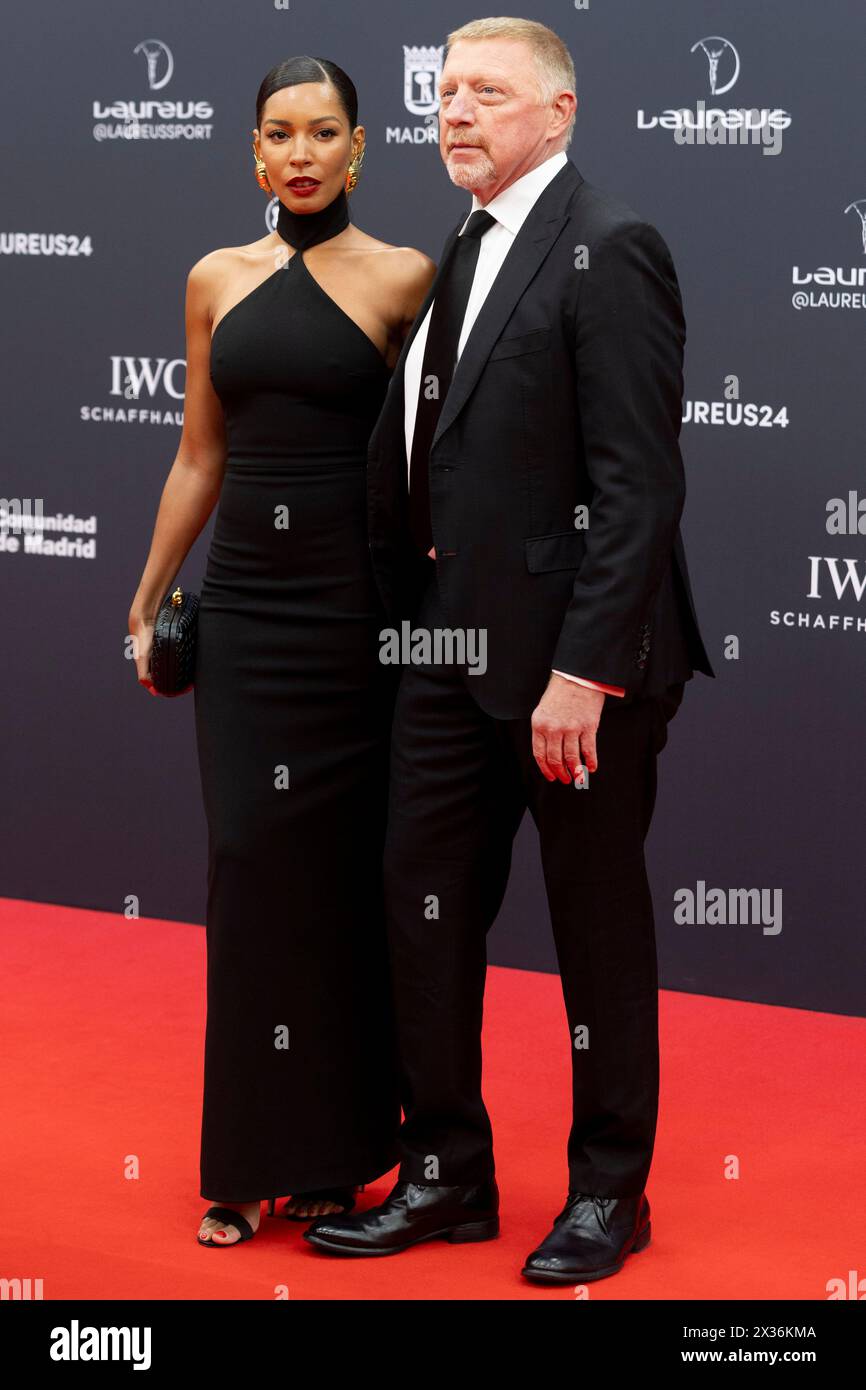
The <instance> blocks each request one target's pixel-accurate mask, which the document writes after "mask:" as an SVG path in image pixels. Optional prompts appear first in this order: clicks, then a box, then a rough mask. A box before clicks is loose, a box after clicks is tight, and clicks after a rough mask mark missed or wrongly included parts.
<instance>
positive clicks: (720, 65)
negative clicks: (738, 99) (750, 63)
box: [689, 34, 740, 97]
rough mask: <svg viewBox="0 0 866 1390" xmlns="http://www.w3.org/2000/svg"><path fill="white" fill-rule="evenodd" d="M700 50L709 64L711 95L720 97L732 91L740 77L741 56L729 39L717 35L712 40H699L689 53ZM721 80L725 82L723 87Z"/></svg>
mask: <svg viewBox="0 0 866 1390" xmlns="http://www.w3.org/2000/svg"><path fill="white" fill-rule="evenodd" d="M699 48H700V49H701V50H702V51H703V53H704V55H705V57H706V60H707V63H708V64H709V76H710V94H711V96H714V97H720V96H722V95H723V94H724V93H725V92H729V91H730V90H731V88H732V87H733V85H734V83H735V82H736V80H737V78H738V77H739V75H740V55H739V53H738V52H737V50H736V49H735V48H734V45H733V44H732V43H731V42H730V41H729V40H728V39H722V38H719V36H718V35H717V34H713V35H712V36H711V37H710V38H706V39H698V41H697V43H693V44H692V46H691V48H690V49H689V52H690V53H695V52H696V51H697V49H699ZM720 69H721V71H720ZM725 77H727V80H726V81H725V80H724V79H725ZM720 80H722V81H723V82H724V85H723V86H719V82H720Z"/></svg>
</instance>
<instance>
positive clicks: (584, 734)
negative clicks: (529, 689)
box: [530, 675, 605, 787]
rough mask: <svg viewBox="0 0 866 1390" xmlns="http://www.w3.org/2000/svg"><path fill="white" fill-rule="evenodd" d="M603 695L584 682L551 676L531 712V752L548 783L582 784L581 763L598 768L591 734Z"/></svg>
mask: <svg viewBox="0 0 866 1390" xmlns="http://www.w3.org/2000/svg"><path fill="white" fill-rule="evenodd" d="M604 701H605V696H604V694H603V692H602V691H600V690H590V688H589V686H587V685H576V684H575V682H574V681H567V680H565V679H564V677H562V676H557V675H552V676H551V677H550V680H549V681H548V684H547V689H546V690H545V692H544V694H543V695H542V697H541V700H540V701H539V703H538V704H537V706H536V707H535V709H534V710H533V713H532V719H531V721H530V722H531V725H532V753H533V757H534V758H535V761H536V762H537V763H538V766H539V767H540V768H541V771H542V772H543V773H544V776H545V777H546V778H547V780H548V782H555V781H557V779H558V780H559V781H560V782H571V781H572V780H573V781H574V785H575V786H578V787H582V786H583V782H584V776H583V769H582V768H581V763H582V762H583V763H585V764H586V766H587V769H588V770H589V771H590V772H597V771H598V758H597V756H596V751H595V733H596V729H597V728H598V725H599V721H600V719H601V709H602V705H603V704H604Z"/></svg>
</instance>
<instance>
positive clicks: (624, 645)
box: [367, 163, 715, 719]
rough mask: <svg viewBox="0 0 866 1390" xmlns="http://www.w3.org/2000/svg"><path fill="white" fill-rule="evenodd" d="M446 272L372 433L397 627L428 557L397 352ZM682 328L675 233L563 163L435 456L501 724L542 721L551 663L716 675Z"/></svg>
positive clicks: (462, 613)
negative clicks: (418, 520) (410, 506)
mask: <svg viewBox="0 0 866 1390" xmlns="http://www.w3.org/2000/svg"><path fill="white" fill-rule="evenodd" d="M464 220H465V219H463V218H461V221H460V224H459V226H458V227H455V228H454V230H453V231H452V232H451V235H450V236H449V238H448V241H447V242H446V245H445V248H444V251H443V255H442V261H441V262H440V266H441V264H442V263H443V262H444V260H445V257H446V256H447V253H448V250H449V248H450V246H451V244H452V242H453V240H454V238H455V237H456V236H457V234H458V232H459V227H460V226H462V225H463V221H464ZM581 247H585V248H586V249H587V253H588V265H587V267H586V268H584V269H579V268H577V264H579V261H578V254H579V248H581ZM576 263H577V264H576ZM438 278H439V276H438V274H437V277H436V279H435V280H434V281H433V284H432V286H431V288H430V291H429V294H428V295H427V298H426V300H425V302H424V304H423V305H422V306H421V309H420V311H419V313H418V317H417V319H416V321H415V324H414V325H413V328H412V332H411V333H410V334H409V337H408V338H407V340H406V343H405V344H404V346H403V351H402V353H401V356H400V359H399V361H398V362H397V365H396V367H395V369H394V373H393V376H392V379H391V382H390V385H389V389H388V393H387V396H386V399H385V402H384V405H383V408H382V412H381V414H380V416H379V419H378V421H377V424H376V427H375V429H374V431H373V434H372V436H371V438H370V443H369V452H368V468H367V479H368V515H369V537H370V550H371V557H372V561H373V566H374V570H375V574H376V579H377V583H378V586H379V589H380V592H381V594H382V598H383V600H384V603H385V606H386V611H387V613H388V615H389V619H390V621H391V623H392V624H394V625H396V624H397V623H398V622H400V621H401V620H402V619H404V618H407V617H411V614H412V611H413V607H414V604H415V602H416V600H417V596H418V588H419V584H420V582H421V574H422V569H423V563H424V562H423V561H419V557H418V556H417V554H416V553H415V551H414V550H413V547H412V544H411V540H410V537H409V523H408V510H407V502H408V497H407V465H406V446H405V437H404V415H403V411H404V377H403V372H404V364H405V361H406V354H407V352H408V350H409V348H410V346H411V344H412V341H413V339H414V337H415V334H416V333H417V331H418V327H419V326H420V324H421V322H422V321H423V319H424V316H425V314H426V313H427V310H428V308H429V306H430V302H431V300H432V299H433V298H434V296H435V294H436V286H437V281H438ZM685 337H686V330H685V320H684V317H683V310H682V303H681V299H680V292H679V286H678V284H677V278H676V272H675V270H674V266H673V262H672V260H671V256H670V252H669V250H668V248H667V246H666V244H665V242H664V241H663V239H662V237H661V236H660V235H659V233H658V232H657V231H656V230H655V228H654V227H652V226H651V225H650V224H649V223H647V222H644V221H642V220H641V218H639V217H638V215H637V214H636V213H635V212H634V211H633V210H632V209H631V208H630V207H628V206H627V205H626V204H625V203H622V202H620V201H619V200H618V199H616V198H614V197H612V196H610V195H609V194H607V193H605V192H603V191H601V190H600V189H598V188H595V187H594V186H593V185H592V184H590V183H587V182H586V180H585V179H584V178H583V177H582V175H581V174H580V173H579V172H578V171H577V169H576V168H575V167H574V165H573V164H571V163H567V164H565V165H564V166H563V167H562V168H561V169H560V170H559V171H558V172H557V174H556V175H555V177H554V178H553V179H552V180H551V182H550V183H549V184H548V185H547V187H546V188H545V189H544V191H543V192H542V194H541V196H540V197H539V198H538V200H537V202H536V203H535V205H534V207H533V208H532V211H531V212H530V214H529V216H528V217H527V218H526V221H525V222H524V223H523V226H522V227H521V229H520V232H519V233H518V235H517V237H516V238H515V241H514V244H513V245H512V247H511V248H510V250H509V252H508V255H507V257H506V259H505V261H504V263H503V265H502V267H501V269H500V271H499V273H498V275H497V277H496V280H495V281H494V284H493V286H492V288H491V290H490V293H489V294H488V296H487V299H486V300H485V302H484V305H483V307H482V309H481V312H480V314H479V315H478V318H477V319H476V321H475V324H474V326H473V328H472V331H471V333H470V335H469V337H468V339H467V342H466V345H465V347H464V350H463V352H462V354H461V356H460V360H459V362H458V363H457V366H456V369H455V372H454V376H453V378H452V381H451V385H450V388H449V391H448V394H447V397H446V399H445V401H444V402H443V405H442V410H441V414H440V417H439V421H438V425H437V428H436V433H435V435H434V438H433V443H432V445H431V450H430V507H431V522H432V530H433V539H434V544H435V547H436V553H437V560H436V572H437V579H438V584H439V591H440V596H441V601H442V606H443V609H444V611H445V612H446V614H447V616H448V621H449V623H450V624H451V626H452V627H453V628H462V629H467V628H475V629H479V628H484V629H486V633H487V639H486V640H487V670H486V672H485V673H484V674H474V675H470V674H468V673H466V674H465V677H464V678H465V681H466V685H467V687H468V689H469V690H470V691H471V693H472V694H473V696H474V697H475V699H476V700H477V702H478V703H479V705H480V706H481V707H482V709H484V710H485V711H486V712H487V713H488V714H490V715H492V716H493V717H494V718H499V719H517V718H524V717H527V716H529V715H530V714H531V713H532V711H533V709H534V708H535V706H536V704H537V703H538V700H539V699H540V697H541V695H542V693H543V691H544V688H545V686H546V684H547V681H548V679H549V677H550V672H551V669H552V668H553V667H557V668H558V669H560V670H562V671H567V672H569V673H571V674H572V675H576V676H583V677H585V678H587V679H588V680H596V681H601V682H603V683H605V684H610V685H618V686H623V687H625V690H626V699H634V698H635V697H637V696H641V695H652V694H659V693H661V692H662V691H664V690H665V689H666V688H667V687H668V686H669V685H673V684H676V683H677V682H679V681H683V680H688V679H689V678H690V677H691V676H692V674H693V672H694V671H695V670H700V671H703V672H705V673H706V674H707V675H708V676H712V675H714V674H715V673H714V672H713V669H712V667H711V665H710V662H709V659H708V657H707V653H706V651H705V649H704V644H703V641H702V639H701V635H700V632H699V629H698V622H697V616H696V613H695V608H694V602H693V599H692V593H691V586H690V583H689V576H688V570H687V566H686V557H685V551H684V549H683V542H682V538H681V536H680V531H679V519H680V515H681V512H682V509H683V504H684V500H685V477H684V472H683V464H682V458H681V455H680V449H679V443H678V437H679V432H680V426H681V419H682V386H683V380H682V361H683V347H684V344H685ZM584 504H585V505H586V506H587V507H588V513H589V524H588V527H587V528H586V529H576V527H575V519H576V516H579V513H578V512H577V510H576V509H578V508H579V507H581V506H582V505H584ZM620 698H622V697H618V696H610V697H609V699H611V700H617V699H620Z"/></svg>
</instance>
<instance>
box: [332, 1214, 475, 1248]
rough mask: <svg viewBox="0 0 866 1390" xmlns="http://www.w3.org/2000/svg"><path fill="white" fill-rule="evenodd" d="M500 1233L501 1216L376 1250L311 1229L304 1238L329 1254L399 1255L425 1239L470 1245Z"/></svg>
mask: <svg viewBox="0 0 866 1390" xmlns="http://www.w3.org/2000/svg"><path fill="white" fill-rule="evenodd" d="M498 1235H499V1218H498V1217H497V1218H496V1219H494V1220H493V1221H471V1222H467V1223H466V1224H465V1225H463V1226H451V1227H446V1229H445V1230H442V1231H430V1232H429V1234H428V1235H426V1236H420V1237H419V1238H418V1240H410V1241H407V1242H406V1244H405V1245H389V1246H388V1247H387V1248H386V1249H384V1250H376V1249H374V1248H372V1247H370V1246H354V1245H339V1244H337V1243H336V1242H335V1241H330V1240H324V1239H323V1238H322V1236H317V1235H311V1234H310V1232H309V1231H305V1232H304V1240H306V1241H308V1242H309V1244H310V1245H314V1246H315V1247H316V1248H317V1249H318V1250H327V1252H328V1254H329V1255H399V1254H401V1253H402V1251H404V1250H411V1249H412V1247H413V1246H414V1245H422V1244H423V1243H424V1241H425V1240H447V1241H449V1242H450V1243H451V1244H452V1245H468V1244H469V1242H470V1241H476V1240H495V1239H496V1237H497V1236H498Z"/></svg>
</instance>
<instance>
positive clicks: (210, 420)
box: [129, 253, 226, 694]
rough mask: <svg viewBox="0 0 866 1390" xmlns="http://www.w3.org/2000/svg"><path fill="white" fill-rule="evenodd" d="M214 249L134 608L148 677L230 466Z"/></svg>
mask: <svg viewBox="0 0 866 1390" xmlns="http://www.w3.org/2000/svg"><path fill="white" fill-rule="evenodd" d="M215 254H216V253H211V255H209V256H205V257H203V258H202V260H200V261H198V262H197V263H196V264H195V265H194V266H193V268H192V270H191V271H190V272H189V276H188V277H187V287H186V393H185V399H184V417H183V431H182V433H181V437H180V444H179V445H178V450H177V454H176V456H175V460H174V463H173V464H172V466H171V469H170V471H169V474H168V477H167V479H166V481H165V486H164V487H163V490H162V496H161V498H160V503H159V509H158V511H157V516H156V524H155V526H154V530H153V539H152V540H151V545H150V552H149V554H148V557H147V563H146V564H145V567H144V572H143V573H142V576H141V581H140V583H139V585H138V588H137V590H136V592H135V597H134V598H133V600H132V605H131V607H130V610H129V632H130V635H131V636H132V637H133V638H135V639H136V659H135V660H136V669H137V672H138V679H139V681H140V683H141V684H142V685H144V686H145V687H146V688H147V689H148V690H149V691H150V693H151V694H155V693H156V692H155V690H154V689H153V686H152V685H151V684H150V681H149V680H148V675H147V672H148V665H149V662H150V648H151V643H152V640H153V625H154V620H155V618H156V614H157V612H158V610H159V606H160V603H161V602H162V599H163V596H164V594H165V592H166V589H167V588H168V585H169V584H170V583H171V582H172V580H173V579H174V578H175V576H176V574H177V573H178V570H179V569H180V567H181V565H182V564H183V562H184V560H185V559H186V557H187V555H188V553H189V551H190V549H191V548H192V545H193V542H194V541H195V539H196V537H197V536H198V535H199V533H200V532H201V530H202V528H203V527H204V525H205V522H206V521H207V519H208V517H209V516H210V514H211V512H212V511H213V508H214V506H215V504H216V502H217V499H218V498H219V494H220V489H221V487H222V480H223V474H224V472H225V459H226V440H225V420H224V417H223V410H222V405H221V403H220V399H219V397H218V396H217V394H216V392H215V391H214V389H213V386H212V384H211V380H210V338H211V304H212V302H213V285H214V261H213V257H214V255H215Z"/></svg>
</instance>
